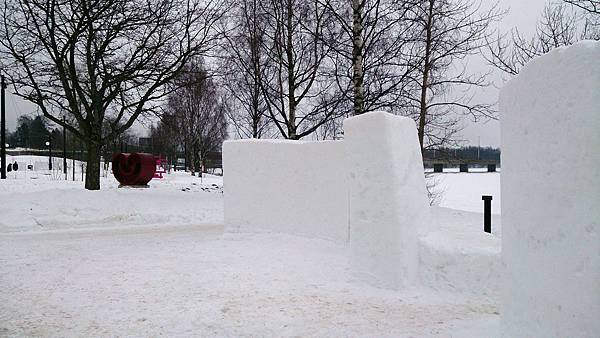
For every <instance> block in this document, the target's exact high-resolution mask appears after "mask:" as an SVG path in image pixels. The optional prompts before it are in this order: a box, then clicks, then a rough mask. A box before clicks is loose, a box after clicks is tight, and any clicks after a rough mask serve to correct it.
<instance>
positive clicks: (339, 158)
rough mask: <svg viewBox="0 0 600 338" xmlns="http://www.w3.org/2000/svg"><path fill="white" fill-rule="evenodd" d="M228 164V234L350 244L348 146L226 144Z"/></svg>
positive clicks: (261, 142) (326, 143)
mask: <svg viewBox="0 0 600 338" xmlns="http://www.w3.org/2000/svg"><path fill="white" fill-rule="evenodd" d="M223 166H224V170H225V176H224V189H225V225H226V226H227V228H228V230H233V231H247V232H255V231H256V232H281V233H288V234H296V235H303V236H308V237H317V238H323V239H330V240H334V241H336V242H346V241H347V239H348V235H347V233H348V190H347V188H346V169H345V168H346V167H345V153H344V145H343V142H341V141H324V142H303V141H282V140H237V141H227V142H225V143H224V145H223Z"/></svg>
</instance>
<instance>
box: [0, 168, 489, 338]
mask: <svg viewBox="0 0 600 338" xmlns="http://www.w3.org/2000/svg"><path fill="white" fill-rule="evenodd" d="M22 160H23V161H26V159H19V162H21V161H22ZM40 160H43V159H40ZM9 161H10V159H9ZM19 169H20V172H18V173H17V175H16V176H15V175H14V173H11V174H9V179H8V180H4V181H1V182H0V201H1V203H0V337H2V336H9V337H14V336H17V337H21V336H23V337H25V336H27V337H28V336H42V337H48V336H50V337H55V336H61V337H75V336H77V337H79V336H94V337H104V336H107V337H108V336H133V337H147V336H159V335H162V336H169V337H174V336H178V337H188V336H228V337H232V336H236V337H237V336H252V337H256V336H309V337H310V336H352V337H365V336H369V337H375V336H385V337H493V336H495V334H496V333H497V330H498V310H497V304H496V303H497V302H496V300H495V299H496V298H495V296H494V295H493V291H491V293H484V294H481V293H477V292H469V290H468V289H469V288H472V285H470V284H468V283H467V284H466V285H459V284H457V283H454V282H449V281H448V279H452V278H453V277H454V276H455V275H457V274H464V275H465V276H468V277H467V278H473V279H474V280H476V279H478V278H480V276H478V275H479V274H490V273H491V272H490V271H492V272H493V271H494V269H495V267H491V268H489V271H487V268H486V267H485V266H481V265H478V264H482V262H486V261H485V260H477V261H471V260H470V257H471V256H477V255H481V254H484V255H485V254H489V255H492V256H493V255H496V254H497V253H498V252H499V238H498V236H499V230H500V227H499V224H498V223H499V216H496V217H494V223H495V224H494V234H495V235H494V236H490V235H487V237H486V235H483V234H482V231H481V219H482V217H481V215H480V214H476V213H471V212H470V211H480V210H481V209H482V205H483V203H482V201H481V195H482V194H488V193H491V194H492V195H494V201H498V202H499V199H500V196H499V179H500V174H487V173H469V174H458V173H456V174H454V173H449V174H440V175H438V178H439V182H440V183H439V187H440V188H441V189H443V190H444V191H445V194H444V197H443V199H442V202H441V207H435V208H434V210H433V211H434V212H433V216H434V217H433V218H434V223H435V227H434V231H433V232H432V233H431V234H430V235H429V236H427V237H425V238H423V239H422V244H421V246H422V250H424V251H425V255H424V256H423V257H425V258H423V259H427V260H429V262H428V263H436V264H437V265H436V264H429V265H430V266H431V268H428V269H423V270H422V271H420V276H421V278H422V279H425V280H426V281H429V282H425V283H423V284H424V286H420V287H415V288H413V289H409V290H404V291H391V290H382V289H376V288H372V287H370V286H367V285H364V284H362V283H361V282H359V281H357V280H355V279H354V278H353V277H352V275H351V273H350V269H349V266H348V260H347V257H348V252H347V250H348V249H347V247H345V246H343V245H339V244H335V243H332V242H328V241H322V240H315V239H307V238H301V237H295V236H289V235H282V234H262V235H259V234H238V233H236V234H232V233H225V232H224V230H223V226H222V223H223V194H222V179H221V177H217V176H208V177H205V178H204V179H203V181H202V182H200V179H199V178H198V177H192V176H190V175H189V174H185V173H173V174H170V175H167V176H166V178H165V179H163V180H153V181H152V182H151V186H150V188H148V189H119V188H117V185H118V184H117V182H116V181H115V180H114V179H113V178H112V177H111V175H109V177H107V178H103V179H102V190H100V191H95V192H91V191H85V190H84V189H83V183H82V182H81V181H75V182H73V181H64V180H61V179H60V175H58V176H57V175H54V174H51V173H49V172H44V171H38V172H26V171H25V170H22V168H19ZM76 178H79V179H80V178H81V176H80V174H79V173H76ZM69 179H71V175H69ZM448 208H451V209H448ZM499 211H500V207H499V204H498V205H495V206H494V212H496V213H499ZM463 260H464V261H465V262H463ZM464 264H469V266H471V269H466V268H465V267H464ZM484 288H485V287H484ZM491 289H493V287H492V288H491Z"/></svg>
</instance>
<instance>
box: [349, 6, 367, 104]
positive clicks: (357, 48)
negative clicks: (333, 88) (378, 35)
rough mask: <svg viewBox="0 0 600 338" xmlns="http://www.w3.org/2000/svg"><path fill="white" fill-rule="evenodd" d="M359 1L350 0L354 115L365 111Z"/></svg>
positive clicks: (361, 27) (360, 7)
mask: <svg viewBox="0 0 600 338" xmlns="http://www.w3.org/2000/svg"><path fill="white" fill-rule="evenodd" d="M361 2H362V1H361V0H352V70H353V73H352V83H353V86H354V115H360V114H362V113H364V110H365V89H364V75H363V38H362V32H363V25H362V5H361Z"/></svg>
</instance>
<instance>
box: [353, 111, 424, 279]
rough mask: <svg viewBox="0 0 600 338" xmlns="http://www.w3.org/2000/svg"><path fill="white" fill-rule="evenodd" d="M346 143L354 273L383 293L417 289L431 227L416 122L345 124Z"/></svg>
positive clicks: (381, 119) (372, 117)
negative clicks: (421, 246) (422, 246)
mask: <svg viewBox="0 0 600 338" xmlns="http://www.w3.org/2000/svg"><path fill="white" fill-rule="evenodd" d="M344 137H345V139H344V142H345V143H346V154H347V166H348V170H349V184H348V189H349V203H350V208H349V211H350V217H349V222H350V227H349V229H350V249H351V255H352V257H351V262H352V269H353V270H354V273H355V275H357V277H359V278H360V279H361V280H364V281H367V282H369V283H370V284H373V285H376V286H379V287H384V288H391V289H398V288H401V287H403V286H407V285H410V284H413V283H414V282H415V278H416V274H417V263H418V253H417V252H418V250H417V245H418V235H419V234H420V233H424V232H425V227H426V225H427V224H428V221H429V200H428V198H427V190H426V188H425V176H424V175H423V162H422V158H421V148H420V146H419V141H418V137H417V129H416V128H415V122H414V121H413V120H412V119H410V118H406V117H400V116H394V115H391V114H387V113H383V112H373V113H367V114H363V115H360V116H355V117H352V118H349V119H346V120H345V121H344Z"/></svg>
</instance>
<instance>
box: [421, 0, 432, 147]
mask: <svg viewBox="0 0 600 338" xmlns="http://www.w3.org/2000/svg"><path fill="white" fill-rule="evenodd" d="M427 14H428V17H427V27H426V34H427V37H426V40H425V60H424V63H423V78H422V82H421V102H420V103H421V107H420V112H419V130H418V134H419V143H420V144H421V154H422V153H423V148H424V141H425V124H426V122H427V119H426V118H427V90H428V89H429V72H430V71H431V45H432V33H431V31H432V25H433V22H432V20H433V0H430V1H429V9H428V13H427Z"/></svg>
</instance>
